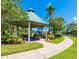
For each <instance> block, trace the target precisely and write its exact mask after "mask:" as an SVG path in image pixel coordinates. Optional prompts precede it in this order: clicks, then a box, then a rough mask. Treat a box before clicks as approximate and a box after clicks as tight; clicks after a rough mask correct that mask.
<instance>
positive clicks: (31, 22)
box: [27, 8, 48, 42]
mask: <svg viewBox="0 0 79 59" xmlns="http://www.w3.org/2000/svg"><path fill="white" fill-rule="evenodd" d="M27 14H28V17H29V18H28V23H27V27H28V42H30V32H31V28H35V27H45V26H47V25H48V23H47V22H45V21H44V20H42V19H41V18H40V17H39V16H37V15H36V14H35V12H34V10H33V9H32V8H30V9H29V10H28V12H27ZM46 39H47V34H46Z"/></svg>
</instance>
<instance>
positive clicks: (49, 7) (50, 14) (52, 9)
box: [46, 3, 55, 33]
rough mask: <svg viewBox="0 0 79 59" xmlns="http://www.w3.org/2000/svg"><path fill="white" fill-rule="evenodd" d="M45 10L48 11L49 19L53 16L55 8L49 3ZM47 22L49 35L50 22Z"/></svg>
mask: <svg viewBox="0 0 79 59" xmlns="http://www.w3.org/2000/svg"><path fill="white" fill-rule="evenodd" d="M46 10H47V11H48V14H49V18H51V17H52V16H53V13H54V10H55V8H54V7H53V6H52V4H51V3H49V4H48V7H47V9H46ZM48 22H49V33H50V20H48Z"/></svg>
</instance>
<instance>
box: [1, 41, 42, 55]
mask: <svg viewBox="0 0 79 59" xmlns="http://www.w3.org/2000/svg"><path fill="white" fill-rule="evenodd" d="M41 47H43V45H42V44H40V43H37V42H33V43H22V44H16V45H14V44H10V45H2V46H1V55H2V56H3V55H9V54H14V53H18V52H23V51H28V50H33V49H37V48H41Z"/></svg>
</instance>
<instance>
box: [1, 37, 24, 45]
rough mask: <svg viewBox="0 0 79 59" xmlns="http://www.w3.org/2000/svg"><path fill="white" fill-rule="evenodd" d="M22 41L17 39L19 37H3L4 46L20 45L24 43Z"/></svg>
mask: <svg viewBox="0 0 79 59" xmlns="http://www.w3.org/2000/svg"><path fill="white" fill-rule="evenodd" d="M22 42H23V41H22V39H21V38H17V37H8V36H7V37H2V38H1V43H2V44H19V43H22Z"/></svg>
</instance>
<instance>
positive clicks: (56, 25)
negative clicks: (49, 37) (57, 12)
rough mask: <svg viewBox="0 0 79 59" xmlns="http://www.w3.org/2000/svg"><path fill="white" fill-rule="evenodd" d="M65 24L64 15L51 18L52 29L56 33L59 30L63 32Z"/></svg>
mask: <svg viewBox="0 0 79 59" xmlns="http://www.w3.org/2000/svg"><path fill="white" fill-rule="evenodd" d="M63 25H64V19H63V18H62V17H57V18H51V19H50V26H51V30H53V33H54V35H55V34H56V33H58V32H60V33H61V32H62V29H63Z"/></svg>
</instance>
